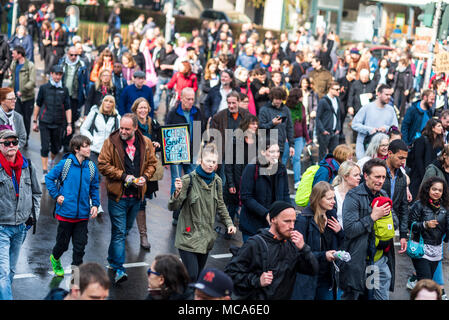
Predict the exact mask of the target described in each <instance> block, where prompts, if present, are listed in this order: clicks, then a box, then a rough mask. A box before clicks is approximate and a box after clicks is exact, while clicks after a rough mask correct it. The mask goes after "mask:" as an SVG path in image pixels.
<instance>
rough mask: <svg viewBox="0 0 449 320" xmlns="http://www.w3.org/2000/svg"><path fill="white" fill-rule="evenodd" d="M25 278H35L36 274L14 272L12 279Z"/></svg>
mask: <svg viewBox="0 0 449 320" xmlns="http://www.w3.org/2000/svg"><path fill="white" fill-rule="evenodd" d="M27 278H37V276H36V275H34V274H32V273H22V274H16V275H15V276H14V279H27Z"/></svg>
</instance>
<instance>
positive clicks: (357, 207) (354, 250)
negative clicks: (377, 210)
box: [339, 183, 395, 294]
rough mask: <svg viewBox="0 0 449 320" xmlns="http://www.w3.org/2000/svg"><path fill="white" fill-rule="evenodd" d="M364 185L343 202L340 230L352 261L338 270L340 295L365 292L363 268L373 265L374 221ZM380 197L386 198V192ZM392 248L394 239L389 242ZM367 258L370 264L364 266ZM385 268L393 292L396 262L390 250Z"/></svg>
mask: <svg viewBox="0 0 449 320" xmlns="http://www.w3.org/2000/svg"><path fill="white" fill-rule="evenodd" d="M365 186H366V185H365V183H361V184H360V185H359V186H357V187H355V188H354V189H351V190H350V191H349V192H348V193H347V194H346V198H345V201H344V202H343V212H344V214H343V229H344V232H345V239H344V244H343V250H345V251H347V252H349V254H350V255H351V261H349V262H347V263H345V264H342V266H341V268H340V279H339V285H340V287H341V288H342V289H343V291H353V292H358V293H360V294H363V293H364V292H365V289H366V273H365V271H366V267H367V265H368V264H373V261H374V254H375V252H376V248H375V235H374V221H373V220H372V219H371V216H370V215H371V212H372V208H371V200H370V195H369V194H368V191H367V190H366V187H365ZM380 195H381V196H384V197H386V196H387V194H386V193H385V191H383V190H381V191H380ZM391 245H393V239H392V240H391ZM367 257H369V263H367V259H366V258H367ZM387 257H388V263H387V264H388V267H389V268H390V271H391V284H390V290H393V288H394V277H395V276H394V275H395V271H394V268H395V260H394V250H390V251H389V254H387Z"/></svg>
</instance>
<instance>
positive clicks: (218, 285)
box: [190, 268, 234, 298]
mask: <svg viewBox="0 0 449 320" xmlns="http://www.w3.org/2000/svg"><path fill="white" fill-rule="evenodd" d="M190 286H192V287H194V288H196V289H198V290H201V291H202V292H204V293H205V294H207V295H208V296H211V297H214V298H219V297H224V296H230V295H231V293H232V290H233V287H234V284H233V283H232V280H231V278H230V277H229V276H228V275H227V274H226V273H224V272H223V271H221V270H218V269H215V268H207V269H204V270H203V271H202V272H201V273H200V276H199V277H198V281H197V282H196V283H192V284H191V285H190Z"/></svg>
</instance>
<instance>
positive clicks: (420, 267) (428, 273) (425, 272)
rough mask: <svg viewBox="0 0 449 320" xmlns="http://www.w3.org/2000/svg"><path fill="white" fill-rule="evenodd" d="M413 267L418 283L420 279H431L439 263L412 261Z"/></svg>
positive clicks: (423, 260)
mask: <svg viewBox="0 0 449 320" xmlns="http://www.w3.org/2000/svg"><path fill="white" fill-rule="evenodd" d="M412 262H413V267H415V270H416V276H417V277H418V281H419V280H422V279H432V278H433V274H434V273H435V270H436V269H437V267H438V263H439V261H430V260H427V259H423V258H421V259H412Z"/></svg>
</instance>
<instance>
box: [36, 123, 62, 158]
mask: <svg viewBox="0 0 449 320" xmlns="http://www.w3.org/2000/svg"><path fill="white" fill-rule="evenodd" d="M49 125H50V124H48V123H43V122H40V123H39V131H40V133H41V157H43V158H48V152H49V151H51V153H53V154H58V152H59V149H61V143H62V138H63V137H62V135H63V134H64V128H63V126H64V124H61V125H60V126H59V127H56V128H53V127H50V128H49Z"/></svg>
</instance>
